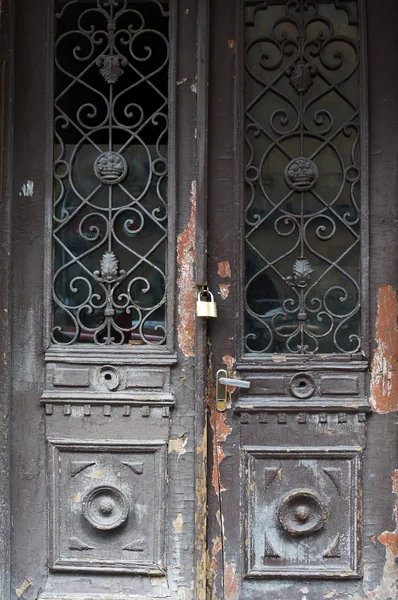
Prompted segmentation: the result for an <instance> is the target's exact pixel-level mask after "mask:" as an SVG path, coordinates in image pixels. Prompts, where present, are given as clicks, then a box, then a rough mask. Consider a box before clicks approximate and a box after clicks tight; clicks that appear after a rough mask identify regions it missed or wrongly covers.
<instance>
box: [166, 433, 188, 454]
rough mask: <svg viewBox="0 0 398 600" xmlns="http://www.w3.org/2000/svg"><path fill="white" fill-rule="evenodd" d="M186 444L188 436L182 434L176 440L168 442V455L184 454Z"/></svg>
mask: <svg viewBox="0 0 398 600" xmlns="http://www.w3.org/2000/svg"><path fill="white" fill-rule="evenodd" d="M187 442H188V434H187V433H184V434H183V435H181V436H180V437H178V438H175V439H171V440H169V454H171V453H172V452H176V453H177V454H178V455H181V454H185V453H186V450H185V446H186V445H187Z"/></svg>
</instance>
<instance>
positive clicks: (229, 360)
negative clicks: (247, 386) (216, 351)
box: [222, 354, 236, 375]
mask: <svg viewBox="0 0 398 600" xmlns="http://www.w3.org/2000/svg"><path fill="white" fill-rule="evenodd" d="M222 361H223V363H224V365H225V366H226V367H227V371H228V373H231V375H232V374H233V370H234V366H235V363H236V358H234V357H233V356H230V355H229V354H226V355H225V356H223V357H222Z"/></svg>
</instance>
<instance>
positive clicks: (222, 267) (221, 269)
mask: <svg viewBox="0 0 398 600" xmlns="http://www.w3.org/2000/svg"><path fill="white" fill-rule="evenodd" d="M217 272H218V274H219V276H220V277H222V278H223V279H225V278H227V277H231V267H230V264H229V261H228V260H224V261H222V262H219V263H218V271H217Z"/></svg>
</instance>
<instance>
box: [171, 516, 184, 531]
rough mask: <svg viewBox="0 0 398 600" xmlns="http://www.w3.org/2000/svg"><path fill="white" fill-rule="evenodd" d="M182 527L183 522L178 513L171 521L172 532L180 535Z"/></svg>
mask: <svg viewBox="0 0 398 600" xmlns="http://www.w3.org/2000/svg"><path fill="white" fill-rule="evenodd" d="M183 525H184V520H183V518H182V514H181V513H178V515H177V516H176V518H175V519H174V521H173V527H174V531H175V532H176V533H182V527H183Z"/></svg>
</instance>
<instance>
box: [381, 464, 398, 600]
mask: <svg viewBox="0 0 398 600" xmlns="http://www.w3.org/2000/svg"><path fill="white" fill-rule="evenodd" d="M391 479H392V483H393V494H395V496H396V498H395V522H396V524H397V528H396V529H395V531H385V532H384V533H382V534H381V535H379V537H378V540H379V542H380V543H381V544H383V546H384V547H385V549H386V562H385V564H384V569H383V578H382V581H381V585H380V587H379V588H378V590H377V596H376V598H377V600H388V598H394V594H396V592H397V559H398V470H396V471H395V472H394V474H393V476H392V477H391Z"/></svg>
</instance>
